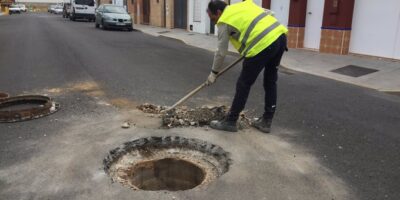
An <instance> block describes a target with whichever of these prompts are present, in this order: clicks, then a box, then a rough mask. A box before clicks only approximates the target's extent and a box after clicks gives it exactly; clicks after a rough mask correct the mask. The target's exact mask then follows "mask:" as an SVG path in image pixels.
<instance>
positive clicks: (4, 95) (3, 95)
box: [0, 92, 10, 101]
mask: <svg viewBox="0 0 400 200" xmlns="http://www.w3.org/2000/svg"><path fill="white" fill-rule="evenodd" d="M8 97H10V95H8V94H7V93H4V92H0V101H3V100H5V99H7V98H8Z"/></svg>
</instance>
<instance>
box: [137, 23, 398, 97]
mask: <svg viewBox="0 0 400 200" xmlns="http://www.w3.org/2000/svg"><path fill="white" fill-rule="evenodd" d="M134 28H135V29H137V30H140V31H142V32H144V33H146V34H150V35H153V36H165V37H169V38H174V39H178V40H181V41H183V42H184V43H186V44H188V45H191V46H195V47H199V48H203V49H208V50H210V51H214V50H215V48H216V43H217V42H216V41H217V37H216V36H214V35H206V34H199V33H193V32H188V31H185V30H183V29H166V28H161V27H154V26H146V25H139V24H136V25H134ZM229 51H231V52H234V53H236V50H235V49H234V48H233V47H232V46H230V47H229ZM281 65H282V66H283V67H285V68H288V69H291V70H294V71H299V72H304V73H308V74H312V75H316V76H321V77H325V78H329V79H334V80H337V81H342V82H346V83H351V84H354V85H358V86H362V87H367V88H372V89H376V90H379V91H383V92H394V93H397V92H400V61H398V60H390V59H381V58H373V57H368V56H358V55H345V56H342V55H334V54H325V53H319V52H314V51H308V50H302V49H290V50H289V52H287V53H286V54H285V55H284V58H283V59H282V63H281ZM348 65H355V66H359V67H362V68H361V69H360V68H357V67H356V68H354V67H350V68H346V69H342V70H339V71H341V72H344V73H345V74H347V75H343V74H339V73H335V72H332V70H335V69H339V68H342V67H345V66H348ZM363 68H368V69H363ZM370 69H371V70H370ZM365 70H366V71H365ZM372 71H375V72H372ZM365 73H369V74H366V75H362V74H365ZM355 76H358V77H355Z"/></svg>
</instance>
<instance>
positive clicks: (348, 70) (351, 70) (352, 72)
mask: <svg viewBox="0 0 400 200" xmlns="http://www.w3.org/2000/svg"><path fill="white" fill-rule="evenodd" d="M377 71H379V70H376V69H369V68H365V67H360V66H356V65H347V66H345V67H342V68H339V69H335V70H332V72H335V73H338V74H342V75H346V76H351V77H360V76H364V75H367V74H371V73H374V72H377Z"/></svg>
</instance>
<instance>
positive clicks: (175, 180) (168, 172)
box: [131, 158, 205, 191]
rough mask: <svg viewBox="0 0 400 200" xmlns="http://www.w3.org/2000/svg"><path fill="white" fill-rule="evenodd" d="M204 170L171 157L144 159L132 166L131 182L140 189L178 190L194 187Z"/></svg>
mask: <svg viewBox="0 0 400 200" xmlns="http://www.w3.org/2000/svg"><path fill="white" fill-rule="evenodd" d="M204 178H205V172H204V171H203V170H202V169H201V168H199V167H198V166H196V165H195V164H193V163H191V162H187V161H184V160H178V159H173V158H165V159H161V160H154V161H146V162H142V163H138V164H137V165H135V166H134V169H133V173H132V177H131V180H132V184H134V185H135V186H137V187H138V188H139V189H142V190H150V191H156V190H169V191H179V190H188V189H192V188H195V187H196V186H198V185H200V184H201V183H202V182H203V180H204Z"/></svg>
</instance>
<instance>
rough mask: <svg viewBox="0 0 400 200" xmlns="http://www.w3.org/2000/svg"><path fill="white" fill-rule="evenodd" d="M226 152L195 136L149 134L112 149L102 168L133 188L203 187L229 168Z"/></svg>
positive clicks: (174, 188) (153, 189)
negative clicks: (150, 135)
mask: <svg viewBox="0 0 400 200" xmlns="http://www.w3.org/2000/svg"><path fill="white" fill-rule="evenodd" d="M230 162H231V160H230V158H229V154H228V153H227V152H225V151H224V150H223V149H222V148H221V147H219V146H217V145H214V144H211V143H208V142H205V141H202V140H198V139H187V138H183V137H175V136H168V137H149V138H141V139H138V140H134V141H130V142H126V143H125V144H124V145H123V146H121V147H118V148H116V149H114V150H111V151H110V153H109V155H108V156H107V157H106V158H105V159H104V169H105V171H106V173H107V174H109V175H110V176H111V178H112V180H114V181H117V182H120V183H121V184H123V185H125V186H128V187H130V188H132V189H134V190H149V191H158V190H168V191H180V190H189V189H193V188H197V187H203V186H206V185H208V184H209V183H211V182H213V181H215V180H216V179H217V178H218V177H220V176H222V175H223V174H224V173H226V172H227V171H228V169H229V165H230Z"/></svg>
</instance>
